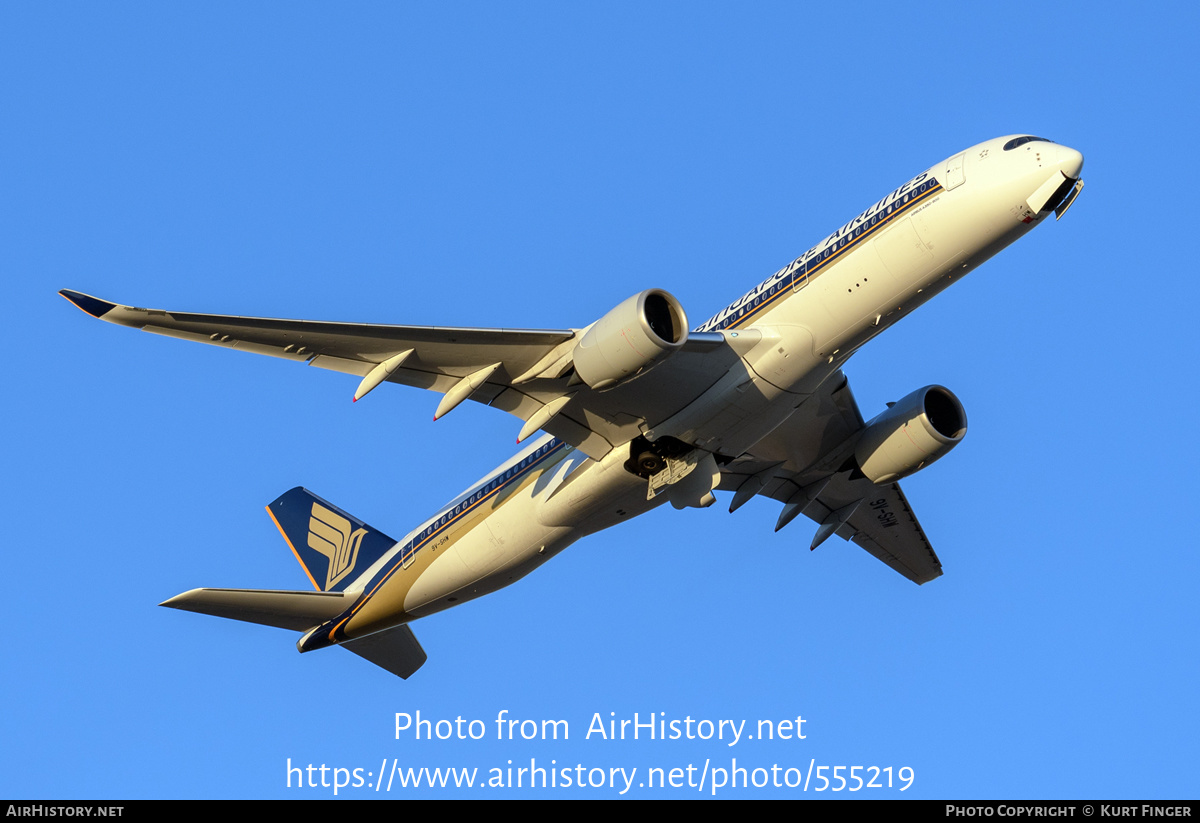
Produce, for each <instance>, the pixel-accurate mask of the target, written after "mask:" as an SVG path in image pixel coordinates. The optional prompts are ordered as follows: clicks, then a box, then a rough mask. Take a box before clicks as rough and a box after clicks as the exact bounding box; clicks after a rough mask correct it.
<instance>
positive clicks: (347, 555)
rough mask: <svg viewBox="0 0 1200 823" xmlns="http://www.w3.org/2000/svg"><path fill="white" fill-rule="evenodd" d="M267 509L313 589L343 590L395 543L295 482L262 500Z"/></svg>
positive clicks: (326, 590)
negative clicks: (277, 495) (274, 497)
mask: <svg viewBox="0 0 1200 823" xmlns="http://www.w3.org/2000/svg"><path fill="white" fill-rule="evenodd" d="M267 513H268V514H270V515H271V519H272V520H274V521H275V525H276V526H277V527H278V528H279V532H280V533H281V534H282V535H283V539H284V540H286V541H287V544H288V545H289V546H290V547H291V549H292V553H293V554H295V555H296V559H297V560H299V561H300V565H301V566H303V567H304V573H305V574H307V575H308V579H309V580H311V581H312V584H313V586H315V587H316V588H317V589H318V590H319V591H325V592H340V591H343V590H344V589H345V588H346V586H348V585H350V583H351V582H352V581H353V580H354V579H355V578H357V577H358V575H359V574H361V573H362V572H363V571H365V570H366V569H367V568H369V567H370V566H371V564H372V563H374V562H375V561H376V560H378V559H379V558H380V557H382V556H383V554H384V552H386V551H387V550H388V549H390V548H392V546H394V545H396V541H395V540H393V539H392V538H390V537H388V536H387V535H386V534H384V533H383V532H381V531H376V530H375V529H372V528H371V527H370V526H368V525H367V524H366V523H364V522H362V521H361V520H359V519H358V518H356V517H354V516H353V515H351V514H347V513H346V512H344V511H342V510H341V509H339V508H338V507H337V506H335V505H333V504H332V503H330V502H329V501H327V500H322V499H321V498H319V497H317V496H316V495H315V494H313V493H312V492H310V491H309V490H308V489H305V488H302V487H300V486H297V487H296V488H294V489H292V490H291V491H289V492H285V493H284V494H283V495H282V496H281V497H280V498H279V499H278V500H276V501H275V502H274V503H272V504H271V505H269V506H267Z"/></svg>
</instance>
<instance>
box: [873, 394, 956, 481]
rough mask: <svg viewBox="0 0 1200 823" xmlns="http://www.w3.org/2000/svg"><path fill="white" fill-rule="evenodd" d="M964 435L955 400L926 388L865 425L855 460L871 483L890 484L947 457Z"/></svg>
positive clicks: (907, 397)
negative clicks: (944, 456) (940, 458)
mask: <svg viewBox="0 0 1200 823" xmlns="http://www.w3.org/2000/svg"><path fill="white" fill-rule="evenodd" d="M966 433H967V413H966V411H965V410H964V409H963V406H962V403H960V402H958V398H957V397H955V396H954V394H953V393H952V392H951V391H950V390H949V389H945V388H942V387H941V386H926V387H925V388H923V389H917V390H916V391H915V392H913V393H912V394H910V395H908V396H906V397H905V398H904V399H903V400H900V401H899V402H897V403H893V404H892V405H891V407H890V408H889V409H888V410H887V411H885V412H884V413H883V414H881V415H879V416H878V417H876V418H875V419H874V420H872V421H871V422H870V423H868V424H867V428H866V430H864V431H863V433H862V436H861V437H860V438H859V440H858V445H857V446H855V448H854V457H855V459H856V460H857V461H858V466H859V468H860V469H862V473H863V474H865V475H866V476H867V479H869V480H870V481H871V482H872V483H876V484H881V483H892V482H894V481H896V480H899V479H900V478H902V477H908V476H909V475H910V474H912V473H913V472H915V471H917V470H918V469H921V468H924V467H925V466H928V465H929V464H930V463H932V462H933V461H934V460H937V459H938V458H939V457H941V456H942V455H944V454H946V453H947V452H948V451H950V450H951V449H952V448H954V447H955V446H957V445H958V444H959V442H960V441H961V440H962V439H963V436H964V435H965V434H966Z"/></svg>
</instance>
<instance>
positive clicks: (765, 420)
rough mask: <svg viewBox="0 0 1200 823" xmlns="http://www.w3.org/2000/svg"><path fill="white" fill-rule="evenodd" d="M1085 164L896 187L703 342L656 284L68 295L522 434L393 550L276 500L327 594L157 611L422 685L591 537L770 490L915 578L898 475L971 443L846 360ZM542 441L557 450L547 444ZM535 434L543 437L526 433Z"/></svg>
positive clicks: (956, 415)
mask: <svg viewBox="0 0 1200 823" xmlns="http://www.w3.org/2000/svg"><path fill="white" fill-rule="evenodd" d="M1082 168H1083V155H1082V154H1080V153H1079V152H1078V151H1076V150H1075V149H1071V148H1068V147H1066V146H1063V145H1059V144H1057V143H1054V142H1052V141H1050V140H1047V139H1045V138H1041V137H1035V136H1032V135H1009V136H1005V137H998V138H995V139H993V140H988V141H987V142H984V143H980V144H979V145H977V146H973V147H972V148H969V149H966V150H965V151H961V152H959V153H957V154H955V155H953V156H952V157H950V158H948V159H947V160H944V161H942V162H941V163H938V164H937V165H934V166H932V167H930V168H928V169H926V170H925V171H923V172H921V173H920V174H918V175H917V176H916V177H914V178H912V179H911V180H909V181H908V182H906V183H904V184H903V185H901V186H899V187H897V188H895V189H893V190H892V191H891V192H889V193H888V194H886V195H884V196H883V197H882V198H880V199H879V200H878V201H876V202H875V203H873V204H871V205H870V206H869V207H867V208H866V209H865V210H864V211H863V212H862V213H861V214H859V215H857V216H856V217H854V218H853V219H851V220H849V221H847V222H846V223H844V224H842V225H841V226H839V227H838V228H837V229H836V230H834V231H833V232H832V233H831V234H829V235H828V236H827V237H826V238H825V239H824V240H822V241H821V242H820V243H818V244H817V245H815V246H813V247H812V248H810V249H808V250H807V251H806V252H804V253H803V254H802V255H800V256H799V257H797V258H796V259H795V260H793V261H791V262H790V263H788V264H787V265H786V266H784V267H783V268H781V269H780V270H779V271H777V272H775V273H774V274H772V275H771V276H770V277H768V278H767V279H766V280H764V281H763V282H761V283H759V284H758V285H757V286H755V287H754V288H753V289H751V290H750V291H748V292H747V293H746V294H744V295H742V296H741V297H739V298H738V299H737V300H735V301H734V302H733V303H731V304H729V305H728V306H726V307H725V308H724V309H722V310H721V311H720V312H718V313H717V314H716V315H714V316H713V317H711V318H709V319H708V320H706V321H705V322H704V323H702V324H700V325H699V326H697V327H696V328H695V329H693V330H691V331H689V328H688V320H687V316H686V314H685V313H684V310H683V307H682V306H681V305H680V303H679V301H678V300H676V299H675V298H674V297H673V296H672V295H671V294H670V293H668V292H666V291H663V290H661V289H647V290H646V291H643V292H640V293H638V294H635V295H633V296H632V297H630V298H628V299H627V300H624V301H623V302H621V303H619V304H618V305H617V306H616V307H615V308H613V309H612V310H611V311H609V312H608V313H607V314H605V315H604V316H603V317H601V318H600V319H599V320H597V321H596V322H594V323H592V324H591V325H590V326H587V327H585V328H582V329H562V330H532V329H529V330H526V329H519V330H514V329H486V328H447V327H440V326H439V327H432V326H390V325H363V324H353V323H333V322H313V321H299V320H276V319H266V318H252V317H236V316H221V315H209V314H193V313H182V312H168V311H160V310H155V309H145V308H136V307H133V306H125V305H120V304H116V303H111V302H109V301H106V300H101V299H99V298H96V297H92V296H90V295H86V294H82V293H80V292H76V291H71V290H65V289H64V290H62V291H61V292H60V294H62V295H63V296H64V297H66V298H67V299H68V300H70V301H71V302H72V303H74V304H75V305H76V306H78V307H79V308H80V309H82V310H83V311H85V312H87V313H88V314H90V315H92V316H93V317H97V318H100V319H102V320H105V321H108V322H110V323H116V324H119V325H123V326H131V327H133V328H138V329H142V330H144V331H149V332H153V333H155V334H160V335H165V336H167V337H177V338H180V339H183V340H192V341H196V342H200V343H206V344H209V345H214V346H222V347H225V348H230V349H238V350H242V351H250V352H256V353H259V354H265V355H270V356H272V357H278V358H282V359H284V360H292V361H295V362H298V363H307V364H309V365H310V366H316V367H318V368H322V369H332V370H334V371H339V372H345V373H347V374H351V375H354V376H355V377H357V378H359V380H360V382H359V384H358V387H357V389H356V390H355V392H354V397H353V399H354V401H356V402H357V401H359V400H361V399H362V398H363V397H365V396H366V395H368V394H369V393H370V392H371V391H373V390H374V389H375V388H377V387H378V386H379V385H380V384H382V383H385V382H388V383H401V384H404V385H407V386H416V387H418V388H423V389H429V390H431V391H434V392H438V393H440V394H441V400H440V402H439V403H438V406H437V410H436V412H435V414H434V419H435V420H436V419H438V418H440V417H443V416H445V415H446V414H448V413H449V412H450V411H452V410H453V409H454V408H456V407H457V406H458V405H459V404H461V403H462V402H463V401H465V400H468V399H470V400H473V401H475V402H478V403H484V404H487V405H490V406H494V407H496V408H498V409H500V410H502V411H506V412H508V413H510V414H512V415H515V416H516V417H518V418H519V419H520V420H521V421H522V425H521V428H520V433H519V435H518V437H517V442H518V443H520V442H523V441H527V440H528V444H527V445H526V446H525V447H524V448H523V449H522V450H521V451H519V452H518V453H517V454H516V455H515V456H514V457H512V458H511V459H510V460H508V461H507V462H505V463H504V464H502V465H500V466H498V467H497V468H496V469H494V470H493V471H491V472H490V473H488V474H487V475H485V476H484V477H483V478H482V479H481V480H479V482H477V483H474V484H472V485H471V486H470V487H468V488H467V489H466V490H465V491H463V492H462V493H461V494H459V495H458V496H457V497H455V498H454V499H453V500H451V501H450V502H449V503H448V504H446V506H445V507H443V508H442V509H441V510H440V511H438V512H436V513H435V514H434V515H433V516H432V517H431V518H429V519H428V520H426V521H425V522H423V523H422V524H421V525H420V526H418V527H417V528H416V529H415V530H414V531H412V532H410V533H409V534H407V535H405V536H404V537H403V538H402V539H400V540H394V539H393V538H391V537H388V536H387V535H385V534H384V533H383V532H381V531H379V530H377V529H375V528H373V527H371V526H368V525H367V524H366V523H364V522H363V521H361V520H359V519H358V518H356V517H354V516H353V515H351V514H348V513H347V512H345V511H343V510H342V509H340V508H338V507H337V506H335V505H334V504H332V503H330V502H328V501H326V500H323V499H322V498H320V497H318V496H317V495H315V494H313V493H312V492H310V491H308V490H307V489H305V488H302V487H298V488H294V489H292V490H291V491H288V492H286V493H285V494H283V495H282V496H281V497H279V498H278V499H277V500H275V501H274V502H273V503H271V504H270V505H269V506H268V507H267V512H268V514H269V515H270V516H271V518H272V519H273V520H274V522H275V525H276V526H277V527H278V529H279V531H280V533H281V534H282V535H283V538H284V540H285V541H286V542H287V544H288V545H289V547H290V548H291V550H292V552H293V553H294V554H295V555H296V558H297V560H299V562H300V565H301V567H302V568H303V569H304V572H305V574H306V575H307V576H308V579H309V581H310V582H311V584H312V586H313V591H276V590H249V589H207V588H206V589H193V590H191V591H187V592H184V593H183V594H180V595H177V596H175V597H173V598H171V599H169V600H167V601H165V602H164V603H162V604H161V605H163V606H168V607H170V608H174V609H183V610H187V611H193V612H200V613H204V614H210V615H216V616H220V617H226V618H232V619H235V620H242V621H247V622H251V623H259V624H263V625H268V626H275V627H279V628H284V629H290V630H293V631H298V632H301V633H302V636H301V637H300V639H299V641H298V642H297V648H298V649H299V650H300V651H301V652H309V651H313V650H315V649H320V648H324V647H328V646H341V647H342V648H344V649H348V650H349V651H351V652H353V653H355V654H357V655H359V656H361V657H363V658H365V659H367V660H369V661H371V662H372V663H375V664H376V665H379V666H381V667H382V668H384V669H386V670H387V671H389V672H391V673H393V674H396V675H398V676H400V677H402V678H408V677H409V676H411V675H412V674H413V673H414V672H416V671H417V669H419V668H420V667H421V666H422V665H423V664H424V663H425V661H426V659H427V658H426V653H425V651H424V649H423V648H422V647H421V644H420V643H419V642H418V641H417V639H416V637H415V636H414V635H413V632H412V630H411V629H410V628H409V624H410V623H411V622H412V621H414V620H417V619H418V618H422V617H427V616H428V615H431V614H434V613H436V612H440V611H443V610H445V609H448V608H451V607H452V606H456V605H459V604H461V603H465V602H467V601H469V600H473V599H475V598H477V597H481V596H483V595H485V594H488V593H490V592H493V591H496V590H498V589H500V588H503V587H505V586H508V585H509V584H511V583H513V582H515V581H516V580H518V579H520V578H521V577H524V576H525V575H526V574H528V573H530V572H531V571H533V570H534V569H536V568H537V567H539V566H541V565H542V564H543V563H545V562H546V561H547V560H549V559H550V558H552V557H554V556H555V555H556V554H558V553H559V552H561V551H562V550H563V549H565V548H566V547H567V546H569V545H571V544H572V543H574V542H575V541H576V540H578V539H579V538H581V537H584V536H586V535H589V534H592V533H594V532H598V531H600V530H602V529H606V528H608V527H610V526H613V525H616V524H618V523H622V522H624V521H627V520H631V519H633V518H634V517H637V516H638V515H640V514H643V513H645V512H647V511H649V510H651V509H653V508H655V507H657V506H659V505H662V504H664V503H665V502H668V501H669V502H670V503H671V505H672V506H674V507H675V508H677V509H683V508H688V507H705V506H709V505H711V504H712V503H713V502H714V501H715V499H716V498H715V495H714V492H717V491H730V492H733V496H732V501H731V504H730V506H729V510H730V511H731V512H733V511H735V510H736V509H738V508H739V507H740V506H742V505H743V504H745V503H746V502H747V501H748V500H750V499H752V498H753V497H755V496H756V495H764V496H766V497H770V498H772V499H774V500H776V501H778V502H779V503H780V504H781V505H782V508H781V510H780V513H779V517H778V520H777V522H776V524H775V529H776V531H778V530H779V529H781V528H783V527H784V526H786V525H787V524H788V523H790V522H791V521H792V520H793V519H795V518H796V517H798V516H799V515H804V516H805V517H807V518H809V519H811V520H813V521H815V522H816V523H817V530H816V534H815V536H814V537H813V539H812V542H811V544H810V548H813V549H815V548H816V547H817V546H819V545H820V544H821V543H822V542H824V541H825V540H826V539H828V538H829V537H830V536H831V535H834V534H836V535H838V536H839V537H841V538H843V539H846V540H852V541H853V542H855V543H857V544H858V545H859V546H861V547H862V548H864V549H866V550H867V551H868V552H870V553H871V554H872V555H874V556H875V557H877V558H879V559H880V560H882V561H883V562H884V563H886V564H887V565H888V566H890V567H891V568H893V569H894V570H896V571H897V572H899V573H900V574H902V575H904V576H905V577H907V578H908V579H909V580H912V581H913V582H915V583H917V584H922V583H927V582H929V581H930V580H933V579H934V578H936V577H939V576H940V575H941V574H942V564H941V561H940V560H939V559H938V556H937V554H935V553H934V550H933V548H932V546H931V545H930V543H929V540H928V538H927V537H926V535H925V532H924V530H923V529H922V528H921V525H920V523H919V522H918V521H917V518H916V516H915V515H914V514H913V512H912V509H911V507H910V506H909V504H908V500H907V499H906V498H905V496H904V493H903V492H902V491H901V489H900V486H899V483H898V481H899V480H901V479H903V478H905V477H907V476H909V475H911V474H913V473H914V472H916V471H918V470H919V469H921V468H924V467H925V466H927V465H929V464H930V463H932V462H934V461H935V460H938V459H939V458H941V457H942V456H944V455H945V454H946V453H947V452H949V451H950V450H951V449H952V448H954V446H956V445H957V444H958V443H960V442H961V441H962V439H963V436H964V435H965V434H966V431H967V418H966V412H965V410H964V409H963V406H962V403H961V402H959V400H958V398H957V397H956V396H955V395H954V394H953V393H952V392H951V391H950V390H949V389H947V388H944V387H942V386H937V385H931V386H926V387H924V388H921V389H917V390H916V391H914V392H912V393H911V394H909V395H907V396H906V397H904V398H902V399H901V400H899V401H897V402H895V403H890V404H888V409H887V410H886V411H884V412H883V413H882V414H880V415H878V416H877V417H875V418H873V419H871V420H869V421H864V419H863V417H862V414H861V413H860V411H859V409H858V406H857V404H856V403H855V400H854V396H853V395H852V394H851V392H850V388H849V385H848V382H847V379H846V377H845V375H844V373H843V372H842V366H843V364H844V363H845V362H846V361H847V360H848V359H849V358H850V357H851V355H853V354H854V352H855V351H857V350H858V349H859V348H860V347H861V346H862V345H863V344H865V343H866V342H867V341H868V340H870V339H872V338H873V337H875V336H876V335H877V334H879V333H880V332H882V331H883V330H884V329H886V328H888V327H889V326H891V325H892V324H894V323H895V322H896V321H898V320H900V319H901V318H902V317H904V316H905V315H907V314H909V313H910V312H911V311H912V310H913V309H915V308H917V307H918V306H920V305H921V304H923V303H924V302H925V301H927V300H929V299H930V298H931V297H933V296H934V295H936V294H938V293H939V292H941V291H942V290H943V289H945V288H946V287H947V286H949V285H950V284H952V283H953V282H955V281H956V280H958V279H959V278H961V277H963V276H964V275H966V274H967V273H968V272H970V271H971V270H972V269H974V268H976V267H977V266H978V265H979V264H980V263H982V262H984V261H985V260H987V259H988V258H990V257H992V256H993V255H994V254H996V253H997V252H999V251H1000V250H1001V249H1003V248H1005V247H1006V246H1008V245H1009V244H1010V243H1013V242H1015V241H1016V240H1017V239H1019V238H1021V237H1023V236H1024V235H1025V234H1026V233H1027V232H1029V231H1030V230H1032V229H1033V227H1034V226H1037V225H1038V224H1040V223H1041V222H1042V221H1043V220H1044V219H1045V218H1046V217H1047V216H1048V215H1049V214H1050V213H1051V212H1054V213H1055V215H1056V217H1058V218H1061V217H1062V215H1063V214H1064V213H1065V212H1066V210H1067V209H1068V208H1069V207H1070V206H1071V205H1072V203H1074V201H1075V199H1076V197H1077V196H1078V195H1079V192H1080V191H1081V190H1082V188H1083V181H1082V179H1081V178H1080V172H1081V170H1082ZM538 431H541V432H543V434H541V435H540V436H537V437H534V435H535V434H536V433H537V432H538ZM530 438H533V439H530Z"/></svg>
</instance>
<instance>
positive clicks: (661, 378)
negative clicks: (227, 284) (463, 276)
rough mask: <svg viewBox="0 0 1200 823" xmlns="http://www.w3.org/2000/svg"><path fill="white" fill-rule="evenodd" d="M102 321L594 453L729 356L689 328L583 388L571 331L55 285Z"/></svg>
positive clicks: (652, 416)
mask: <svg viewBox="0 0 1200 823" xmlns="http://www.w3.org/2000/svg"><path fill="white" fill-rule="evenodd" d="M59 294H61V295H62V296H63V297H65V298H66V299H68V300H70V301H71V302H72V303H74V304H75V305H76V306H78V307H79V308H80V309H82V310H83V311H85V312H87V313H88V314H90V315H91V316H93V317H97V318H99V319H101V320H104V321H106V322H109V323H115V324H117V325H121V326H129V327H131V328H136V329H141V330H143V331H148V332H151V333H153V334H160V335H164V336H166V337H176V338H179V339H182V340H190V341H193V342H196V343H204V344H206V345H211V346H220V347H222V348H227V349H235V350H238V351H248V352H252V353H254V354H264V355H268V356H270V357H277V358H281V359H283V360H291V361H294V362H298V363H307V364H308V365H310V366H316V367H317V368H322V369H330V370H333V371H339V372H344V373H346V374H352V375H355V376H357V377H359V378H362V380H361V382H360V383H359V387H358V390H357V391H356V392H355V395H354V399H356V400H357V399H359V398H360V397H362V396H363V395H365V394H366V393H367V392H369V391H371V390H372V389H374V388H375V387H376V386H378V385H380V384H381V383H383V382H390V383H400V384H403V385H407V386H413V387H416V388H421V389H428V390H430V391H435V392H438V393H440V394H442V395H443V398H442V401H441V403H440V404H439V406H438V410H437V413H436V414H435V419H436V418H437V417H440V416H442V415H443V414H446V413H448V412H449V411H450V410H451V409H453V408H454V407H455V406H457V405H458V404H459V403H461V402H462V401H463V400H466V399H470V400H474V401H476V402H479V403H483V404H485V405H489V406H494V407H496V408H498V409H501V410H502V411H506V412H508V413H510V414H512V415H514V416H516V417H518V418H520V419H521V420H523V421H525V422H526V425H525V426H524V427H523V428H522V430H521V437H520V438H519V439H524V437H527V436H528V435H530V434H532V433H533V431H536V430H538V429H541V430H543V431H547V432H549V433H550V434H553V435H555V436H556V437H558V438H560V439H562V440H564V441H566V442H567V443H570V444H571V445H572V446H575V447H576V448H578V449H580V450H581V451H582V452H584V453H585V454H587V455H588V456H589V457H592V458H594V459H600V458H601V457H603V456H604V455H605V454H607V453H608V452H609V451H610V450H611V449H612V448H613V447H614V446H617V445H620V444H623V443H627V442H629V441H630V440H632V439H633V438H635V437H637V436H638V435H639V434H641V432H642V428H643V427H644V426H647V425H651V426H652V425H654V424H655V423H657V422H659V421H661V420H664V419H666V418H668V417H669V416H670V415H671V414H673V413H674V412H676V411H678V409H679V408H681V407H682V406H683V405H686V403H687V402H690V400H691V399H693V398H695V397H697V396H699V395H700V394H701V393H702V392H703V391H704V390H705V389H706V388H708V387H709V386H711V385H712V384H713V383H714V382H716V380H717V379H719V378H720V376H721V375H722V374H724V373H725V371H726V370H728V368H729V367H730V366H732V365H733V364H734V363H735V362H737V354H736V353H735V352H734V351H733V350H732V349H731V348H730V347H729V346H728V345H724V340H723V338H722V337H721V336H720V335H712V334H709V335H699V334H697V335H693V336H692V337H694V338H695V339H694V340H692V339H691V338H689V340H688V343H687V344H686V345H685V346H684V348H683V349H682V350H681V351H679V352H678V353H676V354H675V355H674V356H672V357H671V358H670V359H669V360H668V361H666V362H664V363H663V364H661V365H659V366H657V367H656V368H655V370H654V383H653V389H651V387H650V384H649V383H647V382H646V381H644V380H641V379H633V380H630V381H628V382H627V383H625V384H623V385H621V386H618V387H616V388H613V389H609V390H605V391H602V392H601V391H595V390H593V389H590V388H588V386H586V385H583V384H581V383H579V382H578V381H577V380H572V377H573V373H572V370H571V354H572V351H573V349H574V346H575V344H576V343H577V341H578V338H579V336H580V332H579V331H577V330H573V329H487V328H455V327H444V326H391V325H372V324H360V323H336V322H318V321H310V320H281V319H273V318H262V317H239V316H235V315H214V314H198V313H190V312H170V311H163V310H159V309H145V308H139V307H136V306H125V305H121V304H118V303H112V302H110V301H107V300H102V299H100V298H97V297H93V296H91V295H87V294H83V293H81V292H77V291H71V290H69V289H63V290H62V291H60V292H59Z"/></svg>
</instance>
